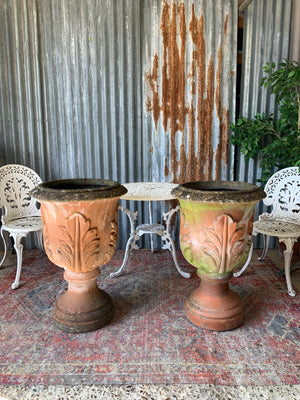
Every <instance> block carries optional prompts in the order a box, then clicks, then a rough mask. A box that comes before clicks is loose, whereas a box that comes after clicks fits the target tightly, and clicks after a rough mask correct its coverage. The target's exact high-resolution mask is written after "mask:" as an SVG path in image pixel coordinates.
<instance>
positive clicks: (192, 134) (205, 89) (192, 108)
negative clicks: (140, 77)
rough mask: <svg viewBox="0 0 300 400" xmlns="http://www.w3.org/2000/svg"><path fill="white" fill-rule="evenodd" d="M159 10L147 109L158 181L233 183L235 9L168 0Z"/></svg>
mask: <svg viewBox="0 0 300 400" xmlns="http://www.w3.org/2000/svg"><path fill="white" fill-rule="evenodd" d="M153 8H154V11H153V14H154V15H156V18H155V19H154V21H153V22H154V23H153V27H152V31H151V32H152V34H151V38H152V40H153V41H154V43H153V44H152V46H151V52H150V61H149V62H148V64H150V67H149V69H148V72H146V74H145V84H146V110H147V111H148V112H150V113H151V115H152V118H153V123H154V127H155V130H153V135H152V155H153V167H154V168H153V176H154V178H155V179H160V180H161V179H167V180H171V181H173V182H184V181H189V180H199V179H231V178H232V176H233V173H232V172H233V171H232V167H233V160H232V156H231V147H230V145H229V125H230V121H232V119H233V117H234V110H235V74H236V32H237V25H236V21H237V2H236V1H206V2H203V1H197V0H195V1H193V2H191V1H185V2H184V1H163V2H154V4H153ZM157 16H158V17H157ZM155 166H156V168H155Z"/></svg>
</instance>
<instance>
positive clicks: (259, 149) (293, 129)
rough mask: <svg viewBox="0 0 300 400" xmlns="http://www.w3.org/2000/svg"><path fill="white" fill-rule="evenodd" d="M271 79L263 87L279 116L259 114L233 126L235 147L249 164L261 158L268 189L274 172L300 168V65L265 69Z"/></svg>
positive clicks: (289, 64)
mask: <svg viewBox="0 0 300 400" xmlns="http://www.w3.org/2000/svg"><path fill="white" fill-rule="evenodd" d="M263 68H264V72H265V73H266V74H267V76H265V77H263V78H262V81H261V86H264V87H265V88H267V87H269V88H270V91H271V93H273V94H274V96H275V100H276V102H277V103H278V104H279V107H278V109H279V115H280V117H279V118H278V119H277V120H274V117H273V114H270V115H266V114H256V115H255V116H254V117H253V118H252V119H249V118H245V117H239V118H238V120H237V121H236V123H235V124H231V129H232V132H233V134H232V137H231V143H232V144H234V145H237V146H239V147H240V150H241V152H242V154H244V156H245V159H246V161H248V160H249V159H250V158H252V159H256V158H257V157H259V156H261V161H260V167H261V168H262V178H261V180H260V182H261V183H262V184H263V185H264V184H265V183H266V181H267V180H268V179H269V177H270V176H271V175H272V174H273V171H274V168H277V169H282V168H286V167H290V166H294V165H300V65H299V64H298V63H296V62H290V61H285V62H283V63H280V64H279V69H278V70H275V68H276V65H275V64H274V63H271V62H270V63H267V64H266V65H265V66H264V67H263Z"/></svg>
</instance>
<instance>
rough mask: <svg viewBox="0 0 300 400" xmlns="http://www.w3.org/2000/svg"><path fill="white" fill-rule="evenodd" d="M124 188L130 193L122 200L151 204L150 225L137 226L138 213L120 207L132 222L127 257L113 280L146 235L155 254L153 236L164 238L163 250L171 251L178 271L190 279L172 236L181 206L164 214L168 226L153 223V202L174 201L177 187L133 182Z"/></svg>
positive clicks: (114, 273) (113, 273)
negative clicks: (180, 261) (180, 260)
mask: <svg viewBox="0 0 300 400" xmlns="http://www.w3.org/2000/svg"><path fill="white" fill-rule="evenodd" d="M123 186H125V187H126V189H127V190H128V192H127V193H126V194H125V195H123V196H122V197H121V200H133V201H148V202H149V223H144V224H140V225H138V226H135V221H136V219H137V215H138V212H137V211H135V212H132V211H130V210H128V209H127V208H124V207H122V206H119V209H120V210H121V211H122V212H124V213H125V214H126V215H127V216H128V218H129V221H130V235H129V238H128V240H127V243H126V247H125V255H124V259H123V263H122V265H121V267H120V268H119V270H118V271H116V272H112V273H111V274H110V277H111V278H116V277H118V276H120V275H121V274H122V271H123V269H124V268H125V266H126V264H127V261H128V257H129V253H130V250H131V249H139V247H138V245H137V243H136V242H137V241H138V240H139V238H140V237H141V236H143V235H144V234H150V239H151V251H152V252H153V250H154V247H153V234H157V235H158V236H160V237H161V238H162V241H163V246H162V248H163V249H166V250H169V251H170V252H171V254H172V257H173V261H174V264H175V267H176V268H177V271H178V272H179V273H180V275H181V276H183V277H184V278H190V277H191V274H190V273H189V272H184V271H182V269H181V268H180V266H179V264H178V261H177V257H176V252H175V243H174V240H173V239H172V236H171V230H170V221H171V218H172V216H173V214H174V213H176V212H177V211H178V210H179V208H180V207H179V205H178V206H177V207H175V208H172V209H171V210H170V211H169V212H163V213H162V216H163V220H164V221H165V223H166V226H165V227H164V225H162V224H155V223H153V218H152V202H153V201H168V200H174V199H175V197H174V196H172V195H171V191H172V189H174V188H175V187H176V186H177V185H176V184H172V183H165V182H133V183H124V184H123Z"/></svg>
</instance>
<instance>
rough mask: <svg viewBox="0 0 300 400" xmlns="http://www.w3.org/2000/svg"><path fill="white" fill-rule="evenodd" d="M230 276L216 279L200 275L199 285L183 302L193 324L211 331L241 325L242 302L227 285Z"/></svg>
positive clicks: (224, 329) (229, 328)
mask: <svg viewBox="0 0 300 400" xmlns="http://www.w3.org/2000/svg"><path fill="white" fill-rule="evenodd" d="M231 277H232V273H230V274H229V275H227V276H226V277H224V278H217V279H210V278H207V277H201V276H200V278H202V279H201V283H200V286H199V287H198V288H197V289H196V290H195V291H194V292H193V293H192V294H191V295H190V297H189V298H188V299H187V300H186V303H185V312H186V315H187V317H188V319H189V320H190V321H191V322H192V323H193V324H194V325H197V326H199V327H201V328H204V329H210V330H213V331H228V330H231V329H234V328H237V327H238V326H239V325H241V323H242V321H243V307H242V302H241V299H240V297H239V296H238V294H237V293H235V292H233V291H232V290H231V289H230V288H229V286H228V281H229V280H230V279H231Z"/></svg>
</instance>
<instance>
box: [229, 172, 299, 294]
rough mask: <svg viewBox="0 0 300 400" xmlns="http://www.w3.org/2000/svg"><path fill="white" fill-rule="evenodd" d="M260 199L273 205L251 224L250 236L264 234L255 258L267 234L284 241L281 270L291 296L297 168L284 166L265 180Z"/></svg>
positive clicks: (296, 231)
mask: <svg viewBox="0 0 300 400" xmlns="http://www.w3.org/2000/svg"><path fill="white" fill-rule="evenodd" d="M265 192H266V194H267V197H266V198H265V199H264V203H265V205H266V206H273V209H272V212H271V213H263V214H261V215H260V217H259V221H256V222H254V224H253V235H254V236H256V235H257V234H258V233H262V234H263V235H264V248H263V252H262V255H261V256H260V257H259V260H263V259H264V258H265V257H266V255H267V251H268V247H269V241H270V236H275V237H278V239H279V242H282V243H284V244H285V246H286V249H285V250H284V252H283V254H284V269H285V278H286V283H287V288H288V294H289V295H290V296H295V294H296V292H295V291H294V289H293V287H292V282H291V274H290V266H291V259H292V255H293V246H294V243H295V242H296V241H297V240H298V238H299V237H300V173H299V168H298V167H290V168H284V169H282V170H280V171H278V172H276V173H275V174H274V175H272V176H271V178H270V179H269V180H268V182H267V184H266V187H265ZM249 262H250V259H249V257H248V260H247V262H246V264H245V265H244V267H243V268H242V269H241V271H239V272H237V273H235V274H234V276H240V275H241V273H242V272H243V271H245V269H246V268H247V266H248V264H249Z"/></svg>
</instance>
